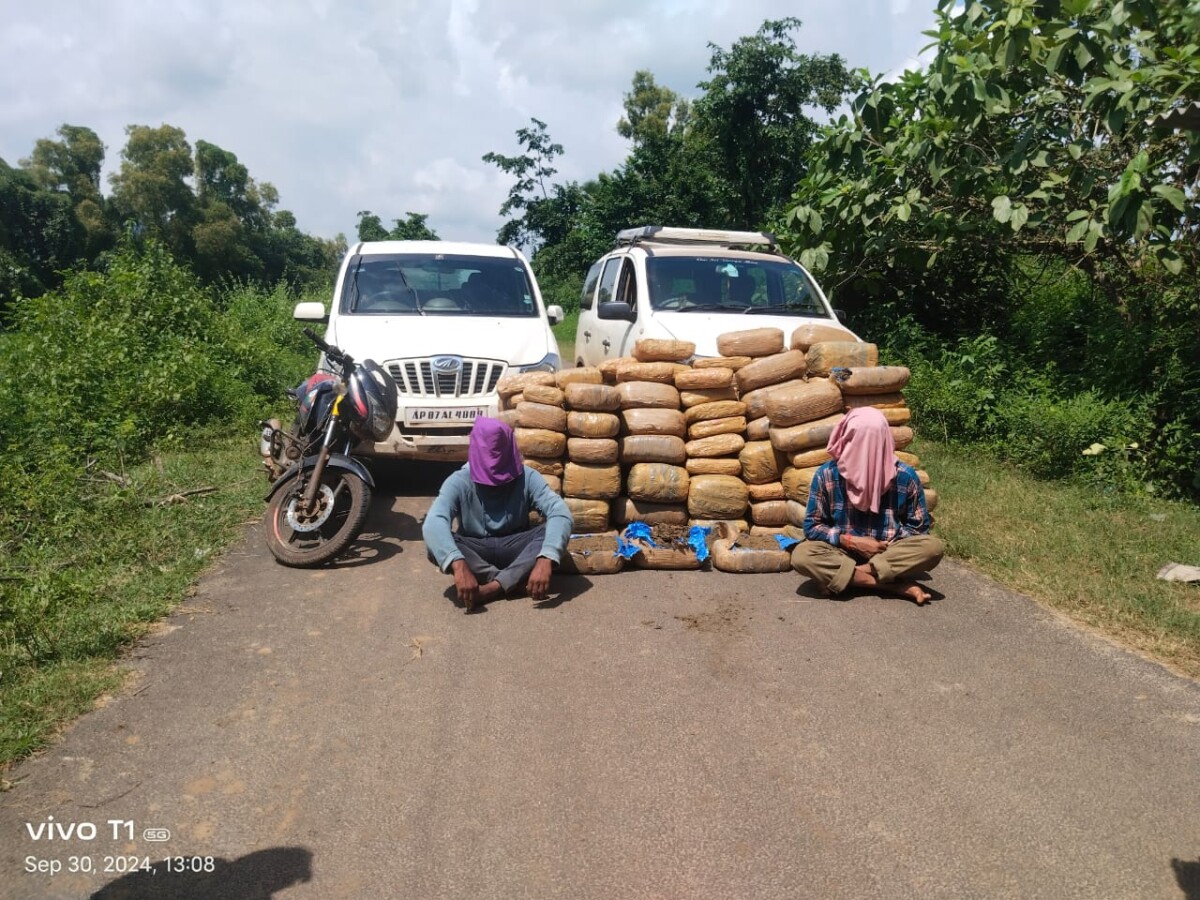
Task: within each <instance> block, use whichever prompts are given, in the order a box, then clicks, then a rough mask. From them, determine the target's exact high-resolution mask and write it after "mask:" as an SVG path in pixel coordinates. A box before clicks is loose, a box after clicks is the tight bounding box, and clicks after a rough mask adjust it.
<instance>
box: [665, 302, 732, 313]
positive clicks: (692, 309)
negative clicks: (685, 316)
mask: <svg viewBox="0 0 1200 900" xmlns="http://www.w3.org/2000/svg"><path fill="white" fill-rule="evenodd" d="M726 309H731V310H733V311H734V312H741V311H742V310H743V309H745V307H742V306H734V305H733V304H731V303H715V304H709V305H706V306H683V307H680V308H679V309H669V310H665V312H712V311H713V310H726Z"/></svg>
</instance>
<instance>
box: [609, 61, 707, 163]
mask: <svg viewBox="0 0 1200 900" xmlns="http://www.w3.org/2000/svg"><path fill="white" fill-rule="evenodd" d="M624 106H625V115H624V116H622V118H621V120H620V121H619V122H617V133H618V134H619V135H621V137H623V138H628V139H629V140H630V141H632V142H633V144H634V146H635V147H636V146H639V145H642V144H646V143H649V142H655V141H662V140H664V139H665V138H666V137H667V136H668V135H679V134H682V133H683V131H684V130H685V129H686V128H687V125H688V118H689V115H690V113H691V104H690V103H689V102H688V101H687V100H686V99H684V98H683V97H680V96H679V95H678V94H676V93H675V92H674V91H673V90H671V89H670V88H667V87H662V86H661V85H659V84H658V83H657V82H656V81H655V80H654V75H653V73H651V72H648V71H646V70H645V69H639V70H638V71H636V72H634V73H633V87H632V89H631V90H630V92H629V93H628V94H626V95H625V103H624Z"/></svg>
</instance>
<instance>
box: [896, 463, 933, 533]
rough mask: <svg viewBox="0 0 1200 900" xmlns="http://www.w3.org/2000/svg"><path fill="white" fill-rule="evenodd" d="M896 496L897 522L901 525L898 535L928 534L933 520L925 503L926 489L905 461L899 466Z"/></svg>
mask: <svg viewBox="0 0 1200 900" xmlns="http://www.w3.org/2000/svg"><path fill="white" fill-rule="evenodd" d="M896 498H897V500H898V502H897V504H896V507H897V508H896V524H897V525H898V526H899V528H898V529H897V533H896V537H897V538H906V537H912V536H913V535H915V534H928V533H929V526H930V525H932V524H933V520H932V518H931V517H930V515H929V508H928V507H927V506H926V505H925V489H924V488H923V487H921V479H920V478H918V477H917V473H916V472H915V471H913V468H912V467H911V466H908V465H905V464H904V463H901V464H900V465H899V466H898V467H897V472H896Z"/></svg>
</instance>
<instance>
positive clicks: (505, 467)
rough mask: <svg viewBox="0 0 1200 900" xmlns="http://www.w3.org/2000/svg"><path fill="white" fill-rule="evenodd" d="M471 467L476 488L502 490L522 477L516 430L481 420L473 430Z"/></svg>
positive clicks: (484, 419) (487, 419)
mask: <svg viewBox="0 0 1200 900" xmlns="http://www.w3.org/2000/svg"><path fill="white" fill-rule="evenodd" d="M467 464H468V466H469V470H470V472H471V480H472V481H474V482H475V483H476V484H483V485H487V486H488V487H498V486H499V485H502V484H508V483H509V482H510V481H513V480H515V479H516V477H517V476H518V475H520V474H521V471H522V469H523V468H524V465H525V464H524V463H523V462H522V461H521V453H520V451H519V450H518V449H517V441H516V438H515V437H514V435H513V430H512V429H511V428H509V427H508V425H506V424H505V423H504V422H501V421H500V420H499V419H489V418H486V417H483V416H481V417H480V418H478V419H476V420H475V425H474V426H473V427H472V428H471V439H470V442H469V443H468V444H467Z"/></svg>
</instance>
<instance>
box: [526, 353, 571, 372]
mask: <svg viewBox="0 0 1200 900" xmlns="http://www.w3.org/2000/svg"><path fill="white" fill-rule="evenodd" d="M561 368H562V360H561V359H559V357H558V354H557V353H547V354H546V355H545V356H544V357H542V359H540V360H539V361H538V362H535V363H532V364H530V365H528V366H517V371H518V372H557V371H558V370H559V369H561Z"/></svg>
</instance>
